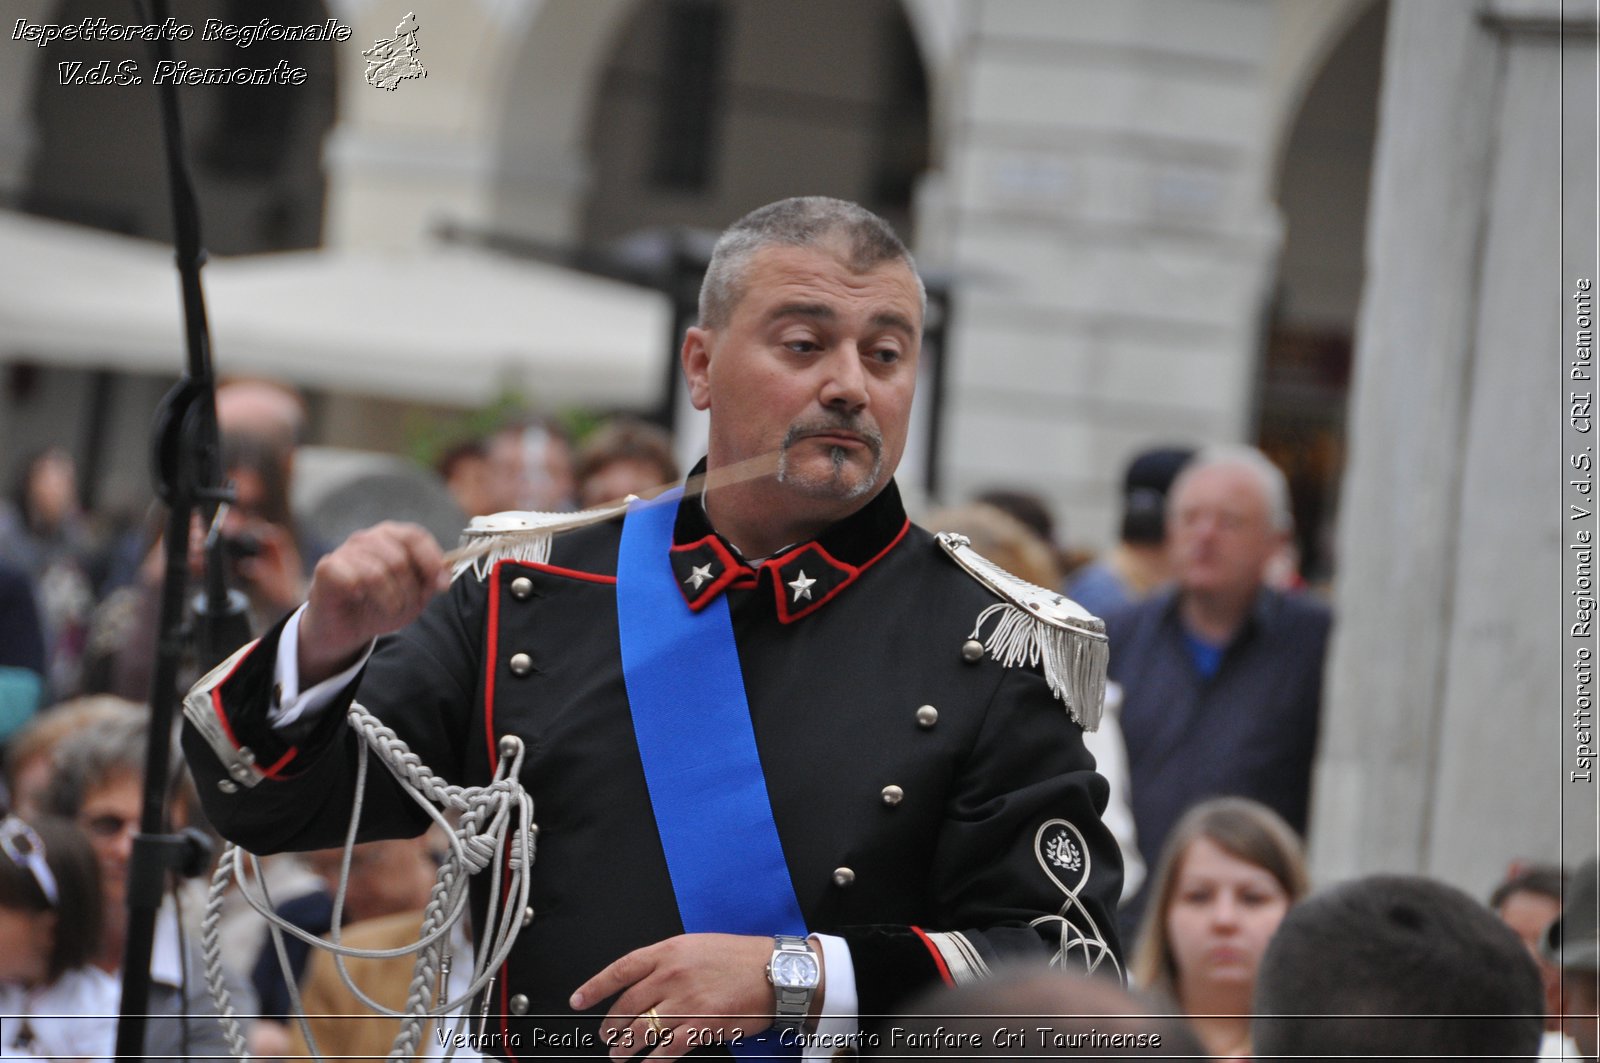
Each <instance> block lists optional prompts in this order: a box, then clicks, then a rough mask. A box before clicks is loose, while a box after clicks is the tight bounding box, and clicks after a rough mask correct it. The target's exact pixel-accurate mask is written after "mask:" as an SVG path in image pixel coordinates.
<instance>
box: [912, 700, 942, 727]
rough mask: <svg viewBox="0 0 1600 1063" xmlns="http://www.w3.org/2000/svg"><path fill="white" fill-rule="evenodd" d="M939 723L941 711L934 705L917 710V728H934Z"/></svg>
mask: <svg viewBox="0 0 1600 1063" xmlns="http://www.w3.org/2000/svg"><path fill="white" fill-rule="evenodd" d="M938 722H939V710H938V709H936V708H934V707H933V706H932V705H924V706H922V707H921V708H920V709H918V710H917V726H918V727H922V728H928V727H932V726H933V725H934V724H936V723H938Z"/></svg>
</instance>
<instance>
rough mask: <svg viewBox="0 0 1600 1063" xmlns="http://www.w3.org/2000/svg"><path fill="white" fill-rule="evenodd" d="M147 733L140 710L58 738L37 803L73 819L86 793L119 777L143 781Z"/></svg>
mask: <svg viewBox="0 0 1600 1063" xmlns="http://www.w3.org/2000/svg"><path fill="white" fill-rule="evenodd" d="M149 734H150V714H149V711H148V710H143V711H139V712H131V713H129V714H128V715H126V716H122V717H118V718H116V719H113V720H110V721H107V722H105V723H103V724H100V725H97V726H94V727H88V728H85V729H83V730H81V731H78V732H75V733H74V734H71V735H69V736H67V737H66V738H64V739H62V740H61V744H60V745H58V746H56V750H55V755H54V756H53V757H52V758H51V773H50V783H49V785H48V786H47V787H46V788H45V792H44V795H43V798H42V800H41V803H42V804H43V806H44V808H45V809H46V810H47V811H49V812H51V813H53V814H55V815H57V816H64V817H66V818H67V819H73V818H75V817H76V816H77V815H78V813H79V812H81V811H82V810H83V802H84V800H85V799H86V798H87V797H88V796H89V794H90V793H92V792H93V791H95V790H98V789H100V788H101V787H103V786H105V785H106V784H107V783H109V782H111V781H112V780H113V779H115V778H117V777H118V776H119V775H124V774H131V775H133V776H134V777H135V778H143V776H144V764H145V743H146V741H147V740H148V738H149ZM174 752H175V750H174ZM169 763H171V764H173V765H175V766H179V765H181V764H182V763H183V762H182V760H180V759H176V758H174V759H171V760H169Z"/></svg>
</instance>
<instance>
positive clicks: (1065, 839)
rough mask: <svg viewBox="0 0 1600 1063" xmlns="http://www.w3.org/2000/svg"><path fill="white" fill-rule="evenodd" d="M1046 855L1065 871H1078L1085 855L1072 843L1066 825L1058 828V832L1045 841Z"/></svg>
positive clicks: (1046, 857)
mask: <svg viewBox="0 0 1600 1063" xmlns="http://www.w3.org/2000/svg"><path fill="white" fill-rule="evenodd" d="M1044 855H1045V859H1047V860H1049V861H1050V862H1051V863H1052V864H1054V865H1055V866H1056V867H1059V868H1060V869H1061V870H1063V871H1076V870H1078V868H1080V867H1082V866H1083V857H1082V856H1080V855H1079V853H1078V847H1077V846H1076V845H1074V844H1073V843H1072V838H1071V837H1070V836H1069V835H1068V834H1067V828H1066V826H1065V825H1063V826H1061V827H1058V828H1056V832H1055V833H1054V834H1053V835H1051V836H1050V839H1049V840H1048V841H1046V842H1045V845H1044Z"/></svg>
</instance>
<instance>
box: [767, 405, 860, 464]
mask: <svg viewBox="0 0 1600 1063" xmlns="http://www.w3.org/2000/svg"><path fill="white" fill-rule="evenodd" d="M841 432H842V433H845V434H848V435H852V436H855V437H856V438H857V439H860V440H861V441H862V442H863V443H865V444H866V447H867V449H868V450H870V451H872V456H873V457H874V458H878V457H881V456H882V455H883V434H882V433H881V432H879V431H878V430H877V429H876V428H874V427H873V426H871V425H869V424H867V423H866V422H864V421H862V420H861V418H859V417H852V416H850V415H848V414H837V415H834V416H828V417H820V418H817V419H816V420H811V421H797V422H795V423H794V424H792V425H790V426H789V431H788V432H786V433H784V437H783V449H784V450H788V449H789V448H790V447H792V446H794V445H795V444H796V443H798V442H800V440H802V439H805V438H806V437H807V436H821V435H833V434H836V433H841Z"/></svg>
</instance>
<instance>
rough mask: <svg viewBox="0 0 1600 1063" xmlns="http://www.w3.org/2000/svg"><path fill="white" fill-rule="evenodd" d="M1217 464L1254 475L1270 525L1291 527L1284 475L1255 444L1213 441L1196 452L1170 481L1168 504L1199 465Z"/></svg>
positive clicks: (1286, 480)
mask: <svg viewBox="0 0 1600 1063" xmlns="http://www.w3.org/2000/svg"><path fill="white" fill-rule="evenodd" d="M1218 467H1225V468H1230V469H1242V470H1244V471H1245V472H1247V473H1249V474H1250V475H1251V476H1252V477H1254V479H1255V481H1256V483H1257V484H1258V485H1259V486H1260V488H1261V497H1262V499H1263V500H1264V501H1265V502H1266V503H1267V518H1268V519H1269V520H1270V521H1271V522H1272V527H1273V529H1274V530H1276V531H1280V532H1289V531H1293V530H1294V510H1293V509H1291V508H1290V506H1289V481H1288V478H1287V477H1285V476H1284V475H1283V470H1282V469H1280V468H1278V466H1277V465H1276V464H1274V463H1273V461H1272V459H1271V458H1269V457H1267V456H1266V455H1265V454H1263V453H1262V452H1261V451H1259V450H1257V449H1256V448H1255V447H1252V446H1246V445H1245V444H1243V443H1219V444H1214V445H1212V446H1209V447H1206V448H1205V449H1204V450H1202V451H1200V453H1198V454H1196V455H1195V456H1194V457H1193V458H1192V459H1191V460H1190V461H1189V462H1188V464H1186V465H1184V467H1183V471H1182V472H1180V473H1178V478H1177V479H1176V480H1174V481H1173V482H1172V490H1170V491H1169V492H1167V498H1168V505H1169V507H1170V505H1171V500H1173V499H1176V498H1177V497H1178V492H1179V491H1181V490H1182V489H1183V485H1184V484H1185V483H1187V482H1188V481H1189V479H1190V478H1191V477H1193V476H1194V474H1195V473H1197V472H1200V471H1201V470H1202V469H1212V468H1218ZM1169 512H1170V510H1169Z"/></svg>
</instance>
